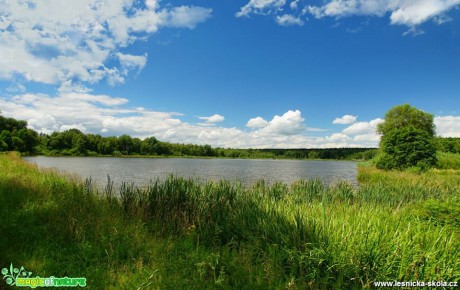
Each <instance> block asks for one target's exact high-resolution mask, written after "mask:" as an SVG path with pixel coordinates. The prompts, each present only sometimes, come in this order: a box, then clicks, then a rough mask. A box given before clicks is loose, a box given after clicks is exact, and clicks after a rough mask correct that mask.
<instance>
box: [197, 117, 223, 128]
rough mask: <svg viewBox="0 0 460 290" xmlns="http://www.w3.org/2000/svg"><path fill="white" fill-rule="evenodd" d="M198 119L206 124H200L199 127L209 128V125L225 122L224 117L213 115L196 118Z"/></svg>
mask: <svg viewBox="0 0 460 290" xmlns="http://www.w3.org/2000/svg"><path fill="white" fill-rule="evenodd" d="M198 119H200V120H203V121H205V122H206V123H200V125H204V126H209V125H214V124H216V123H220V122H223V121H224V120H225V117H224V116H222V115H219V114H214V115H212V116H209V117H198Z"/></svg>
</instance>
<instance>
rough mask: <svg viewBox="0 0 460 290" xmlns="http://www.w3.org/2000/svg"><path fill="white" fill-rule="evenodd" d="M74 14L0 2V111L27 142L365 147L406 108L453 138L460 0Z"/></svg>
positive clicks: (149, 6)
mask: <svg viewBox="0 0 460 290" xmlns="http://www.w3.org/2000/svg"><path fill="white" fill-rule="evenodd" d="M73 2H78V3H73ZM73 2H70V3H69V2H68V1H59V0H48V1H44V0H35V1H34V0H28V1H25V0H21V1H13V0H7V1H2V2H1V3H0V56H1V57H0V111H1V112H2V114H3V115H4V116H9V117H15V118H19V119H24V120H27V121H28V123H29V127H31V128H33V129H35V130H37V131H40V132H45V133H50V132H52V131H62V130H66V129H69V128H78V129H80V130H82V131H84V132H86V133H97V134H102V135H104V136H108V135H121V134H129V135H132V136H136V137H140V138H144V137H147V136H156V137H157V138H158V139H160V140H164V141H170V142H179V143H196V144H210V145H213V146H220V147H242V148H248V147H253V148H255V147H258V148H281V147H283V148H288V147H289V148H300V147H302V148H305V147H306V148H311V147H345V146H353V147H354V146H365V147H368V146H377V145H378V140H379V136H378V135H377V134H376V133H375V127H376V125H377V124H378V123H380V122H382V121H383V118H384V114H385V112H386V111H387V110H388V109H390V108H391V107H393V106H395V105H400V104H403V103H410V104H411V105H413V106H416V107H418V108H420V109H422V110H424V111H427V112H430V113H433V114H434V115H435V123H436V126H437V133H438V135H440V136H453V137H460V112H459V108H460V96H459V93H458V92H460V57H459V55H460V0H408V1H402V0H366V1H364V0H329V1H314V0H312V1H307V0H305V1H302V0H298V1H292V0H244V1H243V0H241V1H234V0H232V1H230V0H227V1H211V0H200V1H198V0H197V1H156V0H147V1H143V0H142V1H133V0H112V1H108V0H82V1H73Z"/></svg>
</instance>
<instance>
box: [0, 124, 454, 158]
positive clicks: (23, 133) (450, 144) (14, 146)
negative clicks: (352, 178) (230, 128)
mask: <svg viewBox="0 0 460 290" xmlns="http://www.w3.org/2000/svg"><path fill="white" fill-rule="evenodd" d="M0 132H1V133H0V151H19V152H23V153H27V154H43V155H71V156H139V155H144V156H178V157H180V156H182V157H187V156H196V157H223V158H273V159H336V160H369V159H372V158H373V157H374V156H375V155H376V154H377V150H378V149H377V148H330V149H231V148H212V147H211V146H209V145H193V144H175V143H168V142H162V141H159V140H158V139H156V138H155V137H149V138H145V139H144V140H141V139H139V138H132V137H131V136H129V135H121V136H119V137H115V136H110V137H103V136H101V135H98V134H85V133H83V132H81V131H79V130H78V129H70V130H66V131H63V132H53V133H52V134H51V135H47V134H41V133H40V134H39V133H37V132H36V131H34V130H32V129H28V128H27V122H26V121H21V120H16V119H13V118H5V117H3V116H0ZM436 143H437V144H436V145H437V148H438V150H439V151H443V152H451V153H460V138H437V139H436Z"/></svg>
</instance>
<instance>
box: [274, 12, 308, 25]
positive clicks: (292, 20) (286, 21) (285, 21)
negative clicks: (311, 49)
mask: <svg viewBox="0 0 460 290" xmlns="http://www.w3.org/2000/svg"><path fill="white" fill-rule="evenodd" d="M276 23H278V24H279V25H282V26H293V25H298V26H302V25H304V22H303V20H302V19H300V18H299V17H295V16H292V15H290V14H283V15H281V16H276Z"/></svg>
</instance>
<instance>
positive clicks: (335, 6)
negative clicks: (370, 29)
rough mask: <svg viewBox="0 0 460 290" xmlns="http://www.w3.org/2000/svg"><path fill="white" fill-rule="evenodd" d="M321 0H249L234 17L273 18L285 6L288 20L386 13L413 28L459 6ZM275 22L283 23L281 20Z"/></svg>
mask: <svg viewBox="0 0 460 290" xmlns="http://www.w3.org/2000/svg"><path fill="white" fill-rule="evenodd" d="M322 2H323V3H322V4H319V5H312V4H309V3H305V2H303V3H299V1H298V0H291V1H281V0H279V1H276V0H250V1H249V2H248V3H247V4H246V5H245V6H243V7H242V8H241V10H240V12H238V13H237V16H238V17H241V16H249V15H250V14H280V15H279V16H277V19H281V18H282V17H283V16H282V14H284V15H286V14H285V13H284V11H285V10H286V9H287V6H289V8H290V9H291V11H292V12H293V13H297V14H293V15H291V17H292V19H298V16H299V15H304V14H305V13H309V14H311V15H313V16H314V17H316V18H323V17H335V18H340V17H348V16H354V15H359V16H376V17H386V16H387V15H389V20H390V23H391V24H398V25H406V26H409V27H414V26H417V25H420V24H422V23H424V22H426V21H428V20H433V21H435V23H438V24H441V23H444V22H446V21H448V20H449V19H450V17H448V16H446V13H448V12H449V11H450V10H451V9H452V8H454V7H456V6H459V5H460V0H326V1H322ZM287 4H289V5H287ZM285 5H286V7H285ZM299 20H300V19H299ZM278 23H279V24H282V25H284V23H283V22H281V23H280V22H278Z"/></svg>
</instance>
